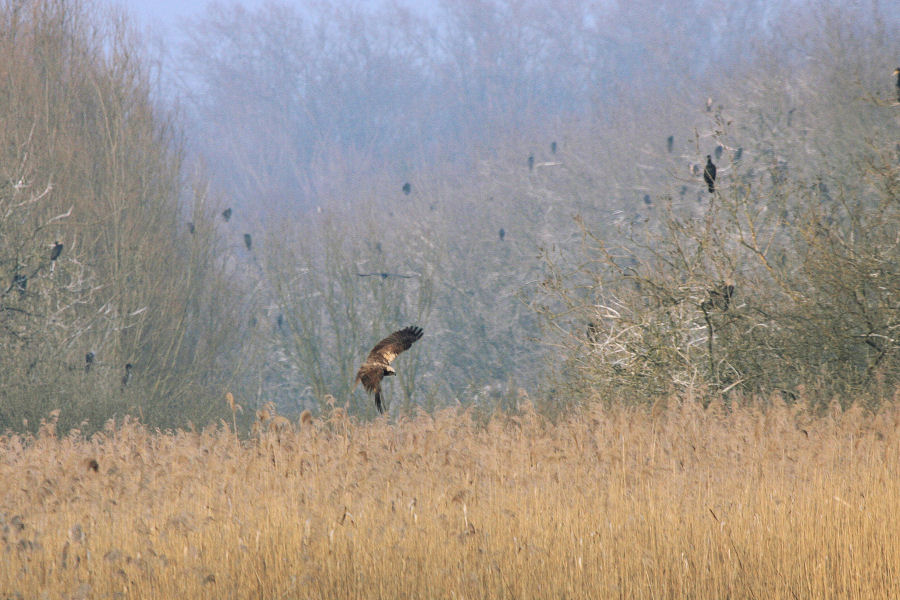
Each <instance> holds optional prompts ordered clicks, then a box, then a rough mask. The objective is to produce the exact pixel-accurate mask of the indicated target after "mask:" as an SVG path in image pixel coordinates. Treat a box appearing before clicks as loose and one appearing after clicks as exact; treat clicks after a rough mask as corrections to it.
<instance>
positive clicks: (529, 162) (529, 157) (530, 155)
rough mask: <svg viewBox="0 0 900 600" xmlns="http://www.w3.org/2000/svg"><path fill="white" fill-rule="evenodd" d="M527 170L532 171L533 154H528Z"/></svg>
mask: <svg viewBox="0 0 900 600" xmlns="http://www.w3.org/2000/svg"><path fill="white" fill-rule="evenodd" d="M528 170H529V171H534V154H529V155H528Z"/></svg>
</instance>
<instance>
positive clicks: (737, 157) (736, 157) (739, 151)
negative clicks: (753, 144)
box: [734, 146, 744, 162]
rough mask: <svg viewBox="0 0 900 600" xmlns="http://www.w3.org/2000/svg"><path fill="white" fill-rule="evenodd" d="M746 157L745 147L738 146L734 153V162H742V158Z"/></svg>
mask: <svg viewBox="0 0 900 600" xmlns="http://www.w3.org/2000/svg"><path fill="white" fill-rule="evenodd" d="M743 156H744V147H743V146H738V149H737V150H735V151H734V160H735V162H737V161H739V160H741V157H743Z"/></svg>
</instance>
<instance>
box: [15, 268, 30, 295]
mask: <svg viewBox="0 0 900 600" xmlns="http://www.w3.org/2000/svg"><path fill="white" fill-rule="evenodd" d="M12 282H13V287H15V288H16V289H17V290H18V291H19V295H20V296H24V295H25V288H26V287H28V275H24V274H22V273H16V274H15V275H13V279H12Z"/></svg>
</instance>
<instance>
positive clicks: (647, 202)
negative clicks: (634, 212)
mask: <svg viewBox="0 0 900 600" xmlns="http://www.w3.org/2000/svg"><path fill="white" fill-rule="evenodd" d="M644 204H646V205H647V206H650V205H651V204H653V200H651V199H650V194H644Z"/></svg>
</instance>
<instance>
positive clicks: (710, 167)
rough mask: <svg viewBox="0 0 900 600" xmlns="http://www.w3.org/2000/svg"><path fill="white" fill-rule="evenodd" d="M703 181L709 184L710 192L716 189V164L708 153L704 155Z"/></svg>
mask: <svg viewBox="0 0 900 600" xmlns="http://www.w3.org/2000/svg"><path fill="white" fill-rule="evenodd" d="M703 181H705V182H706V185H707V186H709V193H710V194H712V193H713V192H715V191H716V165H714V164H713V161H712V156H710V155H709V154H707V155H706V166H705V167H704V168H703Z"/></svg>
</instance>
